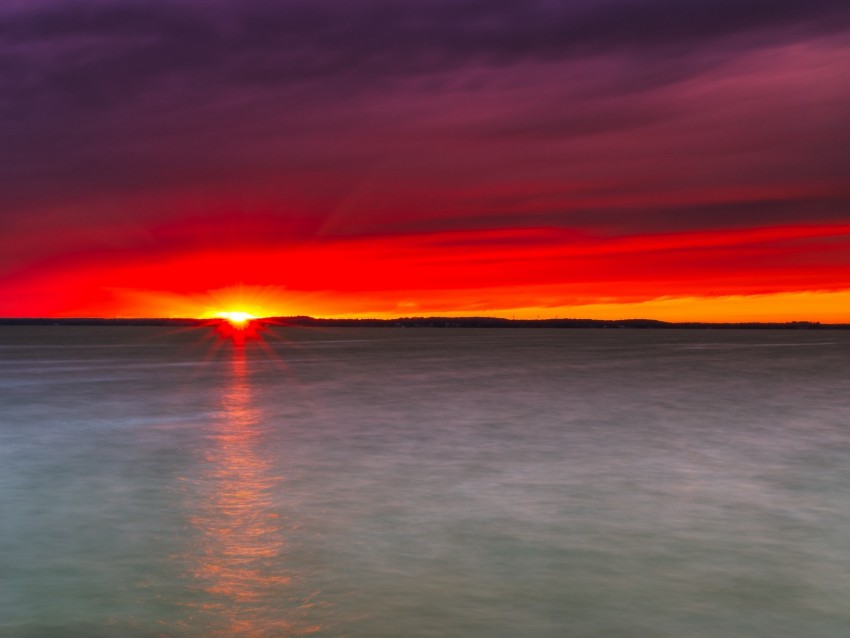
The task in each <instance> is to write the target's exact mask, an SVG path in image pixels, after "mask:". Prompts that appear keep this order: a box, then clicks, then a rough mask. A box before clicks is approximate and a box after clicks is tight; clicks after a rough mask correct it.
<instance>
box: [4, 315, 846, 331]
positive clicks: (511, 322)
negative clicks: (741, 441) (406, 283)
mask: <svg viewBox="0 0 850 638" xmlns="http://www.w3.org/2000/svg"><path fill="white" fill-rule="evenodd" d="M217 321H218V320H209V319H188V318H186V319H166V318H138V319H104V318H95V317H77V318H67V319H51V318H0V325H4V326H185V327H199V326H204V325H215V324H216V322H217ZM258 321H260V323H262V324H264V325H269V326H273V325H277V326H300V327H322V328H327V327H333V328H345V327H361V328H376V327H388V328H392V327H395V328H631V329H639V330H647V329H650V330H651V329H659V328H666V329H670V328H675V329H689V328H702V329H705V328H714V329H718V330H723V329H737V330H740V329H753V330H850V324H848V323H820V322H815V321H790V322H785V323H758V322H746V323H710V322H701V321H700V322H687V323H674V322H668V321H657V320H655V319H622V320H607V319H503V318H499V317H399V318H398V319H319V318H314V317H268V318H264V319H259V320H258Z"/></svg>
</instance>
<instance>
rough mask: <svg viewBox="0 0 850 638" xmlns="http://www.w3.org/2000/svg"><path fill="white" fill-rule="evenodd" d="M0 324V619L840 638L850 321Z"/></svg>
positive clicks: (275, 630) (845, 577) (196, 628)
mask: <svg viewBox="0 0 850 638" xmlns="http://www.w3.org/2000/svg"><path fill="white" fill-rule="evenodd" d="M265 335H266V339H265V346H261V345H259V344H248V345H247V346H246V347H245V348H239V347H234V346H233V345H231V344H230V343H222V342H220V341H216V339H215V338H214V336H213V335H212V334H210V333H209V332H207V331H206V330H205V329H195V330H183V331H175V330H171V329H164V328H125V327H120V328H119V327H100V328H85V327H3V328H2V329H0V421H1V422H2V423H0V635H2V636H8V637H12V638H21V637H33V638H35V637H37V638H50V637H63V638H68V637H70V638H74V637H77V636H80V637H83V638H88V637H107V636H108V637H112V636H116V637H117V636H122V637H123V636H126V637H129V638H140V637H146V638H148V637H151V638H152V637H155V636H156V637H162V636H175V637H182V636H186V637H206V636H246V637H247V636H257V637H265V636H297V635H313V636H323V637H324V636H334V637H336V636H339V637H342V636H346V637H350V638H382V637H387V638H389V637H393V638H396V637H398V638H418V637H422V638H425V637H438V636H439V637H459V638H460V637H463V638H470V637H482V638H485V637H486V638H517V637H520V636H522V637H530V638H536V637H541V638H543V637H546V638H548V637H552V638H556V637H557V638H563V637H567V638H571V637H576V638H596V637H599V638H603V637H604V638H618V637H623V638H626V637H629V638H631V637H651V638H664V637H669V638H709V637H710V638H715V637H723V638H726V637H734V636H747V637H756V638H758V637H765V638H768V637H770V638H777V637H783V636H787V637H789V638H791V637H793V638H799V637H800V636H805V637H806V638H819V637H835V638H839V637H840V638H845V637H846V636H847V635H850V608H848V606H847V604H846V603H847V600H848V597H850V464H848V463H847V458H848V455H850V423H848V421H849V420H850V410H848V398H847V397H848V393H847V387H848V378H850V332H840V331H835V332H820V331H811V332H807V331H741V332H738V331H696V330H694V331H650V330H647V331H630V330H622V331H617V330H587V331H585V330H562V331H549V330H504V331H503V330H473V329H454V330H453V329H443V330H440V329H433V330H429V329H406V330H405V329H392V328H383V329H338V330H330V329H327V330H308V329H287V330H284V329H277V330H272V331H269V332H267V333H265Z"/></svg>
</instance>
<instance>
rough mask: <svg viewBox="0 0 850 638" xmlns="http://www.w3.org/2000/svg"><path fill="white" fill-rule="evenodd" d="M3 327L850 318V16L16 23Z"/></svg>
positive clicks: (667, 4) (665, 7)
mask: <svg viewBox="0 0 850 638" xmlns="http://www.w3.org/2000/svg"><path fill="white" fill-rule="evenodd" d="M0 33H3V34H4V37H3V38H2V39H0V140H2V143H0V181H2V188H0V291H2V293H3V294H2V296H0V316H91V315H98V316H199V315H204V314H211V313H215V312H220V311H223V310H239V309H245V310H247V311H249V312H254V313H255V314H263V315H269V314H273V315H293V314H310V315H314V316H401V315H404V316H410V315H434V314H439V315H499V316H508V317H510V316H516V317H537V316H539V317H599V318H624V317H648V318H659V319H673V320H782V321H785V320H793V319H806V320H818V321H843V322H846V321H850V205H849V204H850V179H848V174H850V115H848V114H850V83H848V82H847V81H846V75H847V68H850V5H847V3H846V2H843V1H842V2H838V1H837V0H832V1H831V0H811V1H808V2H803V1H783V2H770V3H768V2H763V1H761V0H739V1H737V2H731V1H727V0H689V2H686V3H683V2H681V1H677V2H673V1H672V0H641V1H634V0H594V1H591V0H572V1H563V2H543V1H539V2H532V1H528V0H522V1H520V0H515V1H513V0H511V1H506V2H479V1H478V0H453V1H451V2H449V1H448V0H405V1H404V2H401V1H399V0H395V1H391V0H362V1H359V0H358V1H354V2H352V1H347V2H343V1H342V0H338V1H335V2H332V1H326V0H312V1H311V2H301V1H298V2H293V1H288V0H284V1H281V2H265V1H262V0H243V1H242V2H238V3H237V2H235V1H229V0H221V1H218V2H203V3H201V2H195V1H192V0H180V1H177V0H171V1H162V0H148V1H146V2H141V1H129V0H128V1H117V2H116V1H112V2H105V1H99V0H87V1H84V2H82V1H81V2H73V1H61V2H60V1H59V0H39V1H34V2H28V3H7V4H5V5H3V7H2V8H0Z"/></svg>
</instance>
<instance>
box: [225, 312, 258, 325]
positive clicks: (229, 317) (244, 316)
mask: <svg viewBox="0 0 850 638" xmlns="http://www.w3.org/2000/svg"><path fill="white" fill-rule="evenodd" d="M216 317H219V318H220V319H224V320H226V321H228V322H229V323H230V324H231V325H233V326H236V327H239V328H242V327H244V326H245V324H247V323H248V322H249V321H252V320H254V319H256V318H257V317H256V316H255V315H252V314H251V313H250V312H242V311H239V310H233V311H227V312H218V313H216Z"/></svg>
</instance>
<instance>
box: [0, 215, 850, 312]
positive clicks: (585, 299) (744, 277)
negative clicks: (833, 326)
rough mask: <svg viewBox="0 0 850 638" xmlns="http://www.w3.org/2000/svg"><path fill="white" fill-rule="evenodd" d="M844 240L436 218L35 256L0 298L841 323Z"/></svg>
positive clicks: (33, 307)
mask: <svg viewBox="0 0 850 638" xmlns="http://www.w3.org/2000/svg"><path fill="white" fill-rule="evenodd" d="M848 254H850V225H848V224H821V225H815V224H812V225H784V226H769V227H754V228H740V229H733V230H722V231H721V230H712V231H705V230H703V231H689V232H680V233H656V234H634V235H621V236H602V235H590V234H587V233H583V232H578V231H576V230H570V229H564V228H549V227H539V228H531V227H529V228H513V229H512V228H503V229H479V230H462V231H438V232H429V233H401V234H387V235H364V236H356V237H335V238H322V239H319V238H317V239H314V240H313V241H310V242H302V243H300V244H297V245H296V244H290V245H287V244H283V245H273V244H269V245H267V244H261V245H257V246H255V247H253V248H247V247H244V248H233V249H230V250H227V251H223V250H207V249H196V250H192V251H184V250H174V251H170V252H166V253H164V254H162V255H161V256H160V258H158V259H156V260H151V259H150V257H149V255H147V254H146V253H141V252H139V253H135V252H126V251H125V252H123V253H121V254H120V255H118V254H114V253H110V254H106V255H89V256H86V258H85V259H77V260H72V259H70V258H68V259H67V260H66V261H64V262H63V261H60V262H51V263H48V264H45V265H42V267H40V268H34V269H33V270H31V271H30V272H29V273H27V274H26V276H22V277H21V278H20V281H19V283H18V284H16V285H15V286H14V287H10V288H9V289H8V293H7V295H6V296H5V297H3V298H2V299H0V314H2V315H5V316H45V317H81V316H101V317H193V318H201V319H214V318H219V319H221V318H225V319H227V318H228V315H232V317H231V318H234V317H235V318H237V321H236V323H239V321H238V319H239V318H240V317H241V318H244V319H249V318H251V317H286V316H297V315H310V316H317V317H328V318H352V317H374V318H392V317H403V316H435V315H441V316H502V317H507V318H511V317H515V318H517V319H520V318H541V319H543V318H558V317H561V318H564V317H570V318H594V319H626V318H642V319H660V320H668V321H717V322H721V321H795V320H799V321H820V322H823V323H844V322H848V321H850V286H848V285H847V284H846V282H848V281H850V261H848V259H847V258H846V256H847V255H848ZM234 280H237V281H239V280H241V281H243V282H252V281H253V282H261V283H233V281H234ZM274 282H280V283H274Z"/></svg>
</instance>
